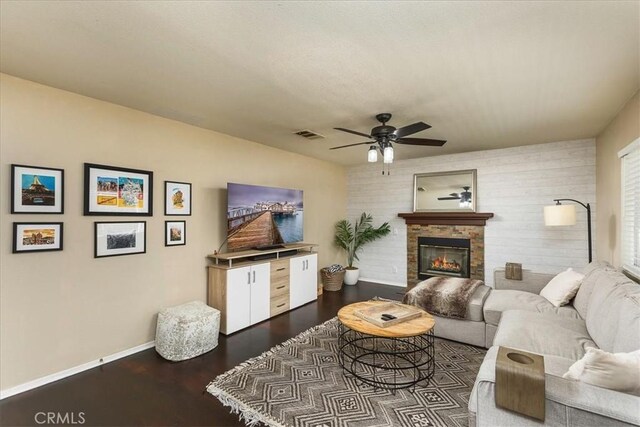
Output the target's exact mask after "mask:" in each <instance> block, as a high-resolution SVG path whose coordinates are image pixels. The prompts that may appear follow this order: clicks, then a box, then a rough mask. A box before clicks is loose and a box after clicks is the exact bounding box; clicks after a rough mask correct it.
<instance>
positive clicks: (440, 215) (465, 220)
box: [398, 212, 493, 226]
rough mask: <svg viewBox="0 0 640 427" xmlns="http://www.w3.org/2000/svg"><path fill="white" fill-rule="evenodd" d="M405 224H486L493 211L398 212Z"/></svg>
mask: <svg viewBox="0 0 640 427" xmlns="http://www.w3.org/2000/svg"><path fill="white" fill-rule="evenodd" d="M398 216H399V217H401V218H404V220H405V221H406V223H407V225H412V224H419V225H480V226H485V225H487V220H488V219H489V218H493V213H490V212H488V213H480V212H412V213H399V214H398Z"/></svg>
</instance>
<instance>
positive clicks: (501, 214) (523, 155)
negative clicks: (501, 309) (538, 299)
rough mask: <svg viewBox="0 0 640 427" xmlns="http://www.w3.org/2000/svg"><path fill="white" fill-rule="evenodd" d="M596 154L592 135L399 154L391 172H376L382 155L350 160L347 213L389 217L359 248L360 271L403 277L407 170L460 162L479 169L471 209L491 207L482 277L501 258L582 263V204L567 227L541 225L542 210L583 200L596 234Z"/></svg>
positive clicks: (387, 278) (547, 268)
mask: <svg viewBox="0 0 640 427" xmlns="http://www.w3.org/2000/svg"><path fill="white" fill-rule="evenodd" d="M399 150H402V147H398V151H399ZM365 154H366V153H364V152H363V159H364V156H365ZM595 162H596V158H595V140H593V139H585V140H579V141H564V142H553V143H547V144H539V145H529V146H524V147H514V148H506V149H499V150H488V151H478V152H471V153H461V154H452V155H446V156H434V157H424V158H420V159H412V160H400V161H396V162H394V163H393V165H392V168H391V175H390V176H386V175H385V176H383V175H381V170H382V165H381V164H380V163H376V164H373V165H372V164H363V165H360V166H354V167H351V168H350V169H349V170H348V172H347V173H348V205H347V215H348V216H349V218H354V217H356V216H358V215H359V214H360V213H361V212H363V211H364V212H368V213H371V214H372V215H373V218H374V222H375V224H376V225H377V224H380V223H382V222H384V221H389V223H390V224H391V227H392V233H391V234H390V235H389V236H387V237H385V238H383V239H381V240H378V241H376V242H373V243H370V244H369V245H368V246H366V247H365V248H364V249H363V251H362V253H361V255H360V259H361V261H360V263H359V267H360V269H361V277H362V278H363V279H365V280H371V281H376V282H380V283H388V284H395V285H401V286H405V285H406V280H407V277H406V276H407V261H406V256H407V249H406V225H405V223H404V220H403V219H402V218H398V216H397V214H398V213H400V212H411V210H412V208H413V174H414V173H425V172H439V171H451V170H459V169H477V170H478V191H477V193H478V198H477V203H478V209H477V210H478V212H493V213H494V214H495V216H494V217H493V218H492V219H490V220H489V221H488V222H487V227H486V230H485V278H486V282H487V283H488V284H493V270H494V269H495V268H497V267H504V264H505V263H506V262H519V263H522V265H523V268H524V269H529V270H533V271H537V272H545V273H555V272H559V271H561V270H562V269H565V268H567V267H574V268H581V267H583V266H585V265H586V264H587V258H588V257H587V222H586V210H585V209H584V208H582V207H580V206H577V207H576V209H577V214H578V215H577V217H578V222H577V224H576V225H575V226H572V227H546V226H545V225H544V220H543V214H542V212H543V207H544V206H545V205H551V204H553V199H554V198H572V199H577V200H580V201H583V202H585V203H586V202H589V203H591V206H592V216H593V218H592V227H593V236H595V223H596V218H595V210H596V209H595V208H596V206H595V198H596V175H595ZM594 248H595V246H594ZM594 251H595V249H594ZM594 259H597V256H596V254H595V252H594ZM394 267H395V269H396V270H397V272H394Z"/></svg>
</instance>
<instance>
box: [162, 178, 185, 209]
mask: <svg viewBox="0 0 640 427" xmlns="http://www.w3.org/2000/svg"><path fill="white" fill-rule="evenodd" d="M164 214H165V215H166V216H191V183H189V182H179V181H165V182H164Z"/></svg>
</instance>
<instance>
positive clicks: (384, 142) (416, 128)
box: [330, 113, 447, 163]
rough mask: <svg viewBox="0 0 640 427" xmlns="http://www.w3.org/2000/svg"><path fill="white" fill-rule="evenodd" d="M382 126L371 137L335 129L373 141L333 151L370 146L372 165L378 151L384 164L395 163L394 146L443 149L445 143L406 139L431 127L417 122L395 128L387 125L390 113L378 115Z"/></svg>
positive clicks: (373, 130) (436, 140)
mask: <svg viewBox="0 0 640 427" xmlns="http://www.w3.org/2000/svg"><path fill="white" fill-rule="evenodd" d="M376 120H378V121H379V122H380V123H382V125H380V126H376V127H374V128H373V129H371V132H370V134H369V135H367V134H366V133H362V132H358V131H355V130H350V129H344V128H334V129H336V130H339V131H342V132H347V133H351V134H354V135H358V136H363V137H365V138H369V139H371V140H372V141H365V142H359V143H356V144H348V145H341V146H339V147H331V148H330V149H331V150H337V149H339V148H346V147H354V146H356V145H370V146H371V147H369V153H368V156H367V160H368V161H369V162H371V163H374V162H377V161H378V151H380V153H381V154H382V158H383V161H384V163H393V144H394V143H395V144H406V145H422V146H427V147H442V146H443V145H444V144H445V142H447V141H443V140H441V139H426V138H406V137H407V136H409V135H413V134H414V133H418V132H420V131H423V130H427V129H429V128H430V127H431V126H430V125H428V124H426V123H423V122H416V123H413V124H411V125H407V126H404V127H401V128H395V127H393V126H390V125H387V122H388V121H389V120H391V114H390V113H381V114H378V115H376Z"/></svg>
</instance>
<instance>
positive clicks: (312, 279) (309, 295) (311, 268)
mask: <svg viewBox="0 0 640 427" xmlns="http://www.w3.org/2000/svg"><path fill="white" fill-rule="evenodd" d="M305 258H306V261H305V269H304V273H305V280H304V299H305V303H306V302H309V301H315V300H316V299H318V255H317V254H312V255H308V256H306V257H305Z"/></svg>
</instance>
